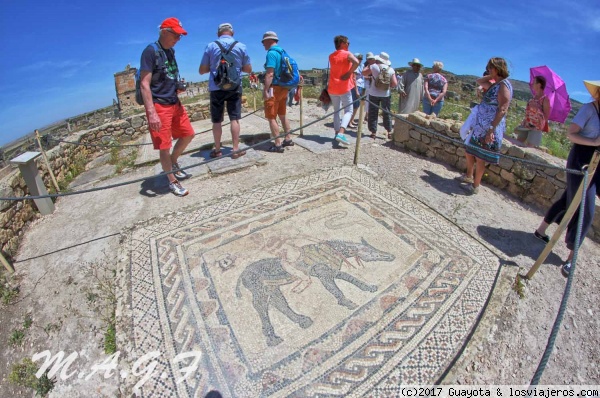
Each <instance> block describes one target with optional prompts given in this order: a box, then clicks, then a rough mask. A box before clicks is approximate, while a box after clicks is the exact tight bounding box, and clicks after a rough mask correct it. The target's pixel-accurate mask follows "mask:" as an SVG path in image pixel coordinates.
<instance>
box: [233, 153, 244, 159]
mask: <svg viewBox="0 0 600 398" xmlns="http://www.w3.org/2000/svg"><path fill="white" fill-rule="evenodd" d="M245 154H246V151H241V152H237V153H234V154H233V155H231V159H237V158H241V157H242V156H244V155H245Z"/></svg>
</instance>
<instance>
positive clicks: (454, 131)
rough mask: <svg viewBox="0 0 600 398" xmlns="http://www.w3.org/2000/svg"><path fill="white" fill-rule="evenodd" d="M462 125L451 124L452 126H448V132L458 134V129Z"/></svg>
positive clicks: (458, 123)
mask: <svg viewBox="0 0 600 398" xmlns="http://www.w3.org/2000/svg"><path fill="white" fill-rule="evenodd" d="M462 125H463V124H462V123H461V122H455V123H453V124H452V126H450V131H452V132H453V133H456V134H460V128H461V127H462Z"/></svg>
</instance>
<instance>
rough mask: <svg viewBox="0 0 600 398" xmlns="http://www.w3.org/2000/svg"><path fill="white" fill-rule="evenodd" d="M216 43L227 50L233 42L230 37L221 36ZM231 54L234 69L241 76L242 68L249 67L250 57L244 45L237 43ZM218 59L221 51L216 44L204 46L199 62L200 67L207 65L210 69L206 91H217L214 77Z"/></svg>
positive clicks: (212, 42)
mask: <svg viewBox="0 0 600 398" xmlns="http://www.w3.org/2000/svg"><path fill="white" fill-rule="evenodd" d="M218 41H220V42H221V44H222V45H223V47H224V48H225V49H226V50H227V49H228V48H229V47H230V46H231V44H232V43H233V42H234V41H235V40H234V38H233V37H232V36H230V35H221V36H219V38H218ZM231 53H232V54H233V55H234V57H235V68H236V69H237V71H238V73H239V74H240V76H241V75H242V68H243V67H244V66H246V65H250V56H249V55H248V50H247V49H246V45H245V44H243V43H240V42H238V43H237V44H236V45H235V47H233V50H231ZM220 59H221V49H220V48H219V46H218V45H217V43H215V42H214V41H211V42H210V43H208V45H207V46H206V49H205V50H204V55H203V56H202V61H201V62H200V65H201V66H202V65H205V66H206V65H208V66H209V67H210V74H209V77H208V91H218V90H219V87H218V86H217V85H216V84H215V81H214V77H215V73H216V71H217V66H218V65H219V60H220Z"/></svg>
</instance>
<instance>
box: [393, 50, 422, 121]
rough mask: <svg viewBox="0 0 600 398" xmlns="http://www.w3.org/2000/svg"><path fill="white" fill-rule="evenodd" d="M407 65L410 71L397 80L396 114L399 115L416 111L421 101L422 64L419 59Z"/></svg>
mask: <svg viewBox="0 0 600 398" xmlns="http://www.w3.org/2000/svg"><path fill="white" fill-rule="evenodd" d="M408 65H409V66H410V69H409V70H407V71H406V72H404V73H403V74H402V76H400V79H399V80H398V91H399V92H400V98H399V101H398V113H400V114H408V113H413V112H416V111H418V110H419V105H421V101H422V100H423V75H422V74H421V67H422V66H423V64H422V63H421V61H419V58H413V60H412V61H410V62H409V63H408Z"/></svg>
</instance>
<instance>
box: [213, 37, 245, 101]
mask: <svg viewBox="0 0 600 398" xmlns="http://www.w3.org/2000/svg"><path fill="white" fill-rule="evenodd" d="M215 43H217V45H218V46H219V48H220V49H221V59H220V60H219V64H218V65H217V70H216V72H215V75H214V76H213V80H214V82H215V84H216V85H217V86H218V87H219V89H220V90H223V91H233V90H237V88H238V87H239V86H240V84H241V83H242V79H241V76H240V74H239V73H238V70H237V69H236V67H235V57H234V56H233V54H232V53H231V50H233V47H235V45H236V44H237V43H238V42H237V41H234V42H233V43H232V44H231V46H229V49H227V50H225V47H223V45H222V44H221V43H220V42H219V41H217V40H215Z"/></svg>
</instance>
